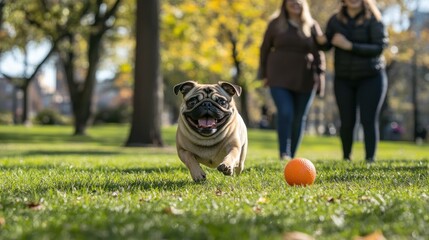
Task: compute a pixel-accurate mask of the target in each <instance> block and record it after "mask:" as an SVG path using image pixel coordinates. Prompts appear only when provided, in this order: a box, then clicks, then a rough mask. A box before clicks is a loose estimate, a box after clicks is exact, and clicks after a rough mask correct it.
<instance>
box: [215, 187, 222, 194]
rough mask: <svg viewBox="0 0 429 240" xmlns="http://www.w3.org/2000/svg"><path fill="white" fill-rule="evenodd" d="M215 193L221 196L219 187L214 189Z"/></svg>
mask: <svg viewBox="0 0 429 240" xmlns="http://www.w3.org/2000/svg"><path fill="white" fill-rule="evenodd" d="M215 194H216V196H222V195H223V192H222V190H220V189H219V188H217V189H216V191H215Z"/></svg>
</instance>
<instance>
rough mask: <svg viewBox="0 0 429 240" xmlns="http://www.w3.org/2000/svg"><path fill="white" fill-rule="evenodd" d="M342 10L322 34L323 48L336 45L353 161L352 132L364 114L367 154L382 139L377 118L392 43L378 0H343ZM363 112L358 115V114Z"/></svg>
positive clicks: (338, 92)
mask: <svg viewBox="0 0 429 240" xmlns="http://www.w3.org/2000/svg"><path fill="white" fill-rule="evenodd" d="M341 3H342V6H341V8H340V10H339V11H338V13H336V14H334V15H333V16H332V17H331V18H330V20H329V22H328V24H327V27H326V33H325V36H319V37H318V38H317V41H318V43H319V44H320V45H321V48H322V49H323V50H329V49H331V48H332V47H334V48H335V55H334V61H335V62H334V67H335V71H334V72H335V78H334V93H335V98H336V101H337V105H338V110H339V114H340V120H341V127H340V138H341V142H342V147H343V157H344V159H345V160H348V161H350V160H351V151H352V145H353V133H354V128H355V124H356V120H357V116H359V117H360V122H361V123H362V126H363V130H364V141H365V151H366V155H365V159H366V161H367V162H368V163H372V162H374V158H375V152H376V149H377V144H378V141H379V126H378V117H379V114H380V108H381V105H382V103H383V101H384V98H385V95H386V90H387V77H386V73H385V63H384V58H383V56H382V52H383V49H385V48H386V46H387V44H388V37H387V33H386V30H385V27H384V25H383V23H382V21H381V13H380V11H379V10H378V9H377V7H376V6H375V2H374V0H342V1H341ZM358 113H359V115H358Z"/></svg>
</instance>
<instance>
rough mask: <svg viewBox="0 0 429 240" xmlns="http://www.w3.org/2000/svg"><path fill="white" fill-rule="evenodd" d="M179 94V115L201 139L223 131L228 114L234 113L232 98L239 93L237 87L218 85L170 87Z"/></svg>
mask: <svg viewBox="0 0 429 240" xmlns="http://www.w3.org/2000/svg"><path fill="white" fill-rule="evenodd" d="M179 91H180V92H181V93H182V94H183V103H182V106H181V109H180V114H181V115H182V117H183V118H184V120H185V122H186V124H187V125H188V126H189V127H190V128H191V129H192V130H193V131H195V132H197V133H198V134H200V135H203V136H210V135H213V134H215V133H216V132H218V131H219V130H221V129H223V127H224V126H225V124H226V123H228V121H229V119H230V116H231V114H232V113H233V112H234V111H236V110H235V103H234V100H233V96H234V95H235V94H237V95H238V96H239V95H240V93H241V87H239V86H236V85H233V84H230V83H226V82H219V83H218V84H198V83H196V82H193V81H187V82H184V83H181V84H178V85H176V86H175V87H174V92H175V93H176V94H178V92H179Z"/></svg>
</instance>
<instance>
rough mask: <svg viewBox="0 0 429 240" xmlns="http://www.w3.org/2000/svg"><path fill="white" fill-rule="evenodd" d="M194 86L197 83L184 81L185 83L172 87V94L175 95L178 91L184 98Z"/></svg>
mask: <svg viewBox="0 0 429 240" xmlns="http://www.w3.org/2000/svg"><path fill="white" fill-rule="evenodd" d="M196 85H197V82H194V81H186V82H182V83H179V84H177V85H176V86H174V93H175V94H176V95H177V94H178V93H179V91H180V92H181V93H182V94H183V96H185V95H186V94H187V93H188V92H189V91H191V89H192V88H194V87H195V86H196Z"/></svg>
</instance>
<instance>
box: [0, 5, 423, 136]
mask: <svg viewBox="0 0 429 240" xmlns="http://www.w3.org/2000/svg"><path fill="white" fill-rule="evenodd" d="M308 2H309V4H310V8H311V12H312V14H313V17H314V18H315V19H316V20H317V21H318V22H319V23H320V25H321V26H322V29H324V26H325V25H326V22H327V20H328V18H329V17H330V16H331V15H332V14H333V13H334V12H335V11H336V10H337V9H338V7H339V2H340V1H339V0H324V1H320V0H308ZM145 4H146V5H145ZM150 4H152V5H150ZM280 4H281V0H236V1H233V0H198V1H196V0H159V1H157V0H140V1H139V0H137V1H136V0H84V1H72V0H16V1H12V0H9V1H8V0H0V124H2V125H4V124H18V125H20V124H26V125H29V126H30V125H32V124H56V125H67V124H70V125H72V126H74V128H75V131H74V133H75V134H77V135H79V134H85V129H86V127H90V126H92V125H94V124H106V123H119V124H130V123H131V122H132V115H133V112H134V113H135V112H143V113H142V114H143V115H144V114H148V113H149V115H146V118H152V117H153V118H154V119H159V124H161V125H162V126H167V125H172V124H175V123H176V119H177V116H178V107H179V104H180V102H181V100H180V98H181V97H180V96H176V95H174V93H173V90H172V89H173V86H174V85H175V84H177V83H179V82H182V81H186V80H190V79H192V80H196V81H198V82H201V83H216V82H218V81H228V82H232V83H236V84H238V85H240V86H242V87H243V90H244V91H243V95H242V96H241V97H240V98H239V99H237V101H238V106H239V109H240V112H241V113H242V115H243V118H244V119H245V121H246V123H247V125H248V127H250V128H264V129H273V128H275V125H274V122H275V121H274V119H275V109H274V106H273V103H272V100H271V99H270V96H269V94H268V92H267V89H264V88H263V87H262V86H261V82H260V81H258V80H257V79H256V72H257V68H258V61H259V46H260V44H261V41H262V37H263V34H264V31H265V28H266V26H267V23H268V20H269V19H270V17H271V16H272V14H273V13H274V12H275V11H276V10H277V9H278V8H279V7H280ZM377 4H378V6H379V8H380V9H381V11H382V13H383V21H384V23H385V24H386V26H388V30H389V35H390V45H389V47H388V48H387V49H386V51H385V52H384V54H385V58H386V62H387V72H388V81H389V88H388V95H387V98H386V101H385V103H384V105H383V110H382V115H381V119H380V129H381V138H382V140H407V141H417V142H421V141H427V130H428V129H429V107H428V106H429V1H428V0H420V1H419V0H378V1H377ZM145 7H146V8H145ZM149 7H153V9H149ZM139 8H140V10H139ZM141 13H154V14H153V17H152V19H153V20H154V21H157V22H156V24H155V23H154V25H153V26H155V28H156V29H158V30H159V32H157V31H156V30H155V31H153V32H154V34H155V35H156V36H155V37H156V38H157V39H158V40H159V42H158V43H159V45H158V46H159V66H158V65H156V64H155V65H154V66H153V67H155V68H158V67H159V77H158V78H157V79H156V80H152V79H140V78H139V76H138V74H135V71H134V70H135V69H139V68H142V69H145V67H146V69H147V67H150V66H147V65H145V66H142V61H139V59H138V55H136V47H135V46H136V43H137V42H138V41H142V42H141V43H140V44H142V45H144V44H147V43H145V42H144V40H145V37H153V36H148V35H143V36H142V37H140V38H139V37H138V34H141V33H139V29H140V28H139V26H136V23H138V21H137V19H138V17H139V14H141ZM145 16H146V15H145ZM149 25H150V24H149ZM140 27H141V25H140ZM143 27H144V28H148V27H147V25H144V26H143ZM148 32H149V33H150V29H149V31H146V34H147V33H148ZM141 39H143V40H141ZM136 56H137V57H136ZM155 59H156V58H155ZM327 62H328V71H327V89H326V94H325V97H324V98H322V99H316V100H315V103H314V104H313V106H312V108H311V114H310V116H309V119H308V124H307V129H306V133H307V134H313V135H330V136H334V135H336V134H337V131H336V130H337V128H338V124H339V122H338V115H337V114H338V113H337V108H336V105H335V99H334V97H333V93H332V91H333V88H332V63H333V61H332V53H328V54H327ZM139 81H140V82H142V85H141V86H143V87H140V88H142V92H141V93H142V94H143V95H145V94H146V95H147V92H157V91H161V92H162V93H161V94H159V95H158V96H160V103H159V104H160V105H161V107H160V108H157V109H158V110H157V109H155V111H153V109H152V111H147V108H151V107H153V106H152V105H153V102H151V101H146V100H143V101H141V102H140V103H133V100H132V99H133V94H134V93H135V90H136V89H134V87H135V86H137V84H136V83H137V82H139ZM151 81H160V85H154V84H151ZM155 88H156V89H155ZM145 92H146V93H145ZM146 95H145V96H146ZM148 105H149V106H148ZM133 109H134V111H133ZM152 115H157V116H156V117H155V116H152ZM146 127H148V128H150V127H151V126H146ZM357 131H358V134H357V138H359V137H360V136H361V134H359V129H357Z"/></svg>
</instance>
